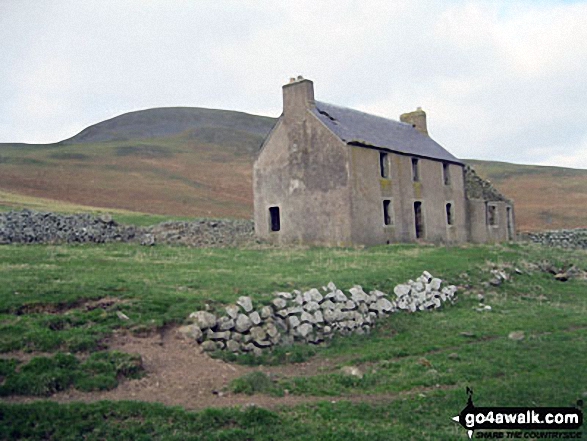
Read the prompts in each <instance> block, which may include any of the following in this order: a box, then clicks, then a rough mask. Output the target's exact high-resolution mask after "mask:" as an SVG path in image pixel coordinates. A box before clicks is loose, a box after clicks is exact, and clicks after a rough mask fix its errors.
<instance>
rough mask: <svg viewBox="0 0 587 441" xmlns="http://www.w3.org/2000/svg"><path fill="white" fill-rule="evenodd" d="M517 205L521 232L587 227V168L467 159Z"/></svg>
mask: <svg viewBox="0 0 587 441" xmlns="http://www.w3.org/2000/svg"><path fill="white" fill-rule="evenodd" d="M465 162H467V163H468V164H469V165H471V166H472V167H474V168H475V170H476V171H477V173H478V174H479V175H480V176H482V177H483V178H485V179H488V180H489V181H491V182H492V183H493V184H494V185H495V186H496V187H497V188H498V189H499V190H500V191H501V192H502V193H503V194H505V195H506V196H507V197H508V198H510V199H512V200H513V201H514V203H515V207H516V222H517V225H518V229H519V230H521V231H534V230H549V229H559V228H577V227H585V226H587V170H581V169H572V168H563V167H546V166H538V165H519V164H509V163H506V162H494V161H477V160H466V161H465Z"/></svg>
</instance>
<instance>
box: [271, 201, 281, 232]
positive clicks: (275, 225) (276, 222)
mask: <svg viewBox="0 0 587 441" xmlns="http://www.w3.org/2000/svg"><path fill="white" fill-rule="evenodd" d="M269 218H270V219H269V222H270V224H269V228H270V229H271V231H279V230H281V220H280V219H279V207H269Z"/></svg>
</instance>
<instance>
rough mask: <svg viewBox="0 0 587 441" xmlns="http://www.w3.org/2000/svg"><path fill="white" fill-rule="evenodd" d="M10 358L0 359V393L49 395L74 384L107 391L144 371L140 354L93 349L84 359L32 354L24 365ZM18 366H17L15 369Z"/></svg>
mask: <svg viewBox="0 0 587 441" xmlns="http://www.w3.org/2000/svg"><path fill="white" fill-rule="evenodd" d="M18 364H19V363H18V361H16V360H14V359H9V360H0V375H1V376H3V377H5V378H4V381H3V383H2V384H1V385H0V396H7V395H37V396H49V395H52V394H53V393H55V392H59V391H62V390H66V389H69V388H70V387H75V388H76V389H78V390H81V391H84V392H91V391H96V390H109V389H114V388H115V387H116V386H118V380H120V379H122V378H139V377H140V376H142V374H143V373H144V370H143V367H142V363H141V357H140V356H138V355H131V354H125V353H122V352H116V351H113V352H95V353H93V354H91V355H90V356H89V357H88V358H87V359H86V360H85V361H83V362H82V361H80V360H79V359H78V358H76V357H75V356H74V355H72V354H63V353H58V354H56V355H55V356H53V357H34V358H32V359H31V360H30V361H29V362H28V363H27V364H25V365H24V366H18ZM18 368H20V369H18Z"/></svg>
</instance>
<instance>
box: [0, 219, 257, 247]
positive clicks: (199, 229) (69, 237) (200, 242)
mask: <svg viewBox="0 0 587 441" xmlns="http://www.w3.org/2000/svg"><path fill="white" fill-rule="evenodd" d="M253 233H254V226H253V221H251V220H240V219H198V220H193V221H190V222H175V221H174V222H163V223H160V224H157V225H153V226H150V227H136V226H132V225H121V224H119V223H118V222H116V221H115V220H113V219H112V217H111V216H110V215H108V214H104V215H101V216H92V215H90V214H70V215H64V214H56V213H42V212H37V211H32V210H22V211H10V212H7V213H0V244H17V243H19V244H32V243H108V242H137V243H141V244H143V245H156V244H158V243H162V244H181V245H188V246H194V247H224V246H238V245H242V244H246V243H250V242H254V241H255V238H254V234H253Z"/></svg>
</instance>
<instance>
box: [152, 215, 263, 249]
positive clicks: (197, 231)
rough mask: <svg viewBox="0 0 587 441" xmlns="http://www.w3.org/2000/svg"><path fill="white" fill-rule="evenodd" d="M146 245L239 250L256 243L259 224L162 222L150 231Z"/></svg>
mask: <svg viewBox="0 0 587 441" xmlns="http://www.w3.org/2000/svg"><path fill="white" fill-rule="evenodd" d="M147 234H148V236H147V237H146V238H145V239H144V240H143V243H144V244H150V243H148V241H149V238H152V240H153V243H165V244H181V245H189V246H194V247H225V246H231V247H232V246H238V245H243V244H246V243H249V242H254V241H255V237H254V236H255V224H254V223H253V221H252V220H245V219H200V220H194V221H191V222H162V223H160V224H158V225H154V226H152V227H149V229H148V232H147Z"/></svg>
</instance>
